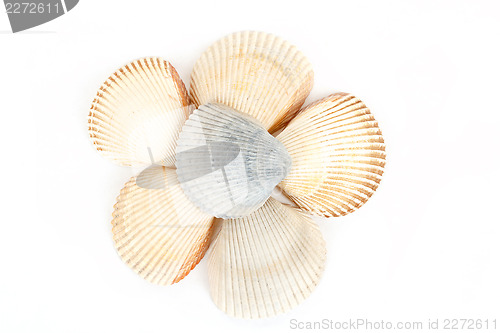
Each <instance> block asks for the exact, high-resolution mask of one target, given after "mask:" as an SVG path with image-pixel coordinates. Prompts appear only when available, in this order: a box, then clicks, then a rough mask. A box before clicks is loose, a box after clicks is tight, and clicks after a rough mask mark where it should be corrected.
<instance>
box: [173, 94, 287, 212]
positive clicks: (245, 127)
mask: <svg viewBox="0 0 500 333" xmlns="http://www.w3.org/2000/svg"><path fill="white" fill-rule="evenodd" d="M290 164H291V158H290V155H288V152H287V151H286V149H285V148H284V147H283V145H282V144H281V143H280V142H279V141H278V140H276V138H274V137H273V136H272V135H270V134H269V133H268V132H267V131H266V130H265V129H264V128H263V127H262V126H261V125H260V124H259V123H258V122H257V121H256V120H255V119H252V118H251V117H250V116H248V115H246V114H244V113H241V112H238V111H236V110H234V109H232V108H230V107H228V106H225V105H222V104H212V103H209V104H205V105H202V106H200V107H199V108H198V109H197V110H195V111H194V112H193V114H192V115H191V116H190V117H189V119H188V120H187V121H186V123H185V125H184V127H183V128H182V132H181V134H180V136H179V140H178V142H177V151H176V164H175V165H176V167H177V176H178V179H179V182H180V183H181V187H182V189H183V190H184V193H185V194H186V196H187V197H188V198H189V199H190V200H191V201H192V202H193V203H194V204H195V205H196V206H198V207H199V208H200V209H201V210H203V211H204V212H207V213H210V214H212V215H214V216H216V217H221V218H229V217H239V216H243V215H246V214H249V213H251V212H252V211H254V210H255V209H257V208H259V207H260V206H262V205H263V204H264V202H265V201H266V199H267V198H268V197H269V196H270V195H271V192H272V191H273V189H274V188H275V187H276V185H277V184H278V183H279V182H280V181H281V180H283V178H285V176H286V175H287V174H288V171H289V169H290V166H291V165H290Z"/></svg>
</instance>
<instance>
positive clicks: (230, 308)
mask: <svg viewBox="0 0 500 333" xmlns="http://www.w3.org/2000/svg"><path fill="white" fill-rule="evenodd" d="M325 260H326V247H325V241H324V240H323V237H322V235H321V232H320V230H319V228H318V226H317V224H316V223H315V222H314V221H313V220H312V219H311V218H310V217H308V216H306V215H304V214H302V213H300V212H299V211H298V210H296V209H293V208H290V207H287V206H285V205H283V204H281V203H280V202H278V201H276V200H275V199H273V198H269V200H268V201H267V202H266V203H265V205H264V206H262V207H261V208H260V209H259V210H257V211H255V212H254V213H252V214H250V215H248V216H245V217H242V218H238V219H230V220H224V221H223V222H222V229H221V231H220V232H219V234H218V236H217V238H216V240H215V241H214V244H213V250H212V251H211V253H210V255H209V263H208V274H209V276H208V277H209V283H210V293H211V296H212V298H213V300H214V302H215V304H216V305H217V306H218V307H219V308H220V309H221V310H223V311H224V312H226V313H227V314H229V315H231V316H235V317H240V318H263V317H269V316H274V315H276V314H279V313H282V312H285V311H288V310H289V309H291V308H293V307H295V306H296V305H298V304H299V303H300V302H302V301H303V300H304V299H305V298H307V297H308V296H309V295H310V294H311V292H312V291H313V290H314V288H315V286H316V285H317V284H318V282H319V280H320V278H321V275H322V272H323V269H324V266H325Z"/></svg>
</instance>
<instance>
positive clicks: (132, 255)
mask: <svg viewBox="0 0 500 333" xmlns="http://www.w3.org/2000/svg"><path fill="white" fill-rule="evenodd" d="M139 177H141V182H140V184H141V186H143V187H140V186H138V185H137V183H136V178H135V177H134V178H132V179H131V180H130V181H129V182H128V183H127V184H125V187H124V188H123V189H122V190H121V192H120V195H119V196H118V199H117V203H116V205H115V211H114V212H113V221H112V222H111V223H112V225H113V240H114V242H115V246H116V249H117V251H118V253H119V254H120V256H121V258H122V260H123V261H124V262H125V263H127V265H129V266H130V267H131V268H132V269H133V270H134V271H135V272H137V273H138V274H139V275H140V276H142V277H143V278H144V279H146V280H148V281H150V282H153V283H157V284H161V285H166V284H173V283H176V282H178V281H180V280H181V279H183V278H184V277H185V276H186V275H187V274H188V273H189V272H190V271H191V270H192V269H193V268H194V267H195V266H196V265H197V264H198V262H199V261H200V260H201V259H202V258H203V256H204V255H205V252H206V250H207V248H208V245H209V241H210V237H211V233H212V225H213V220H214V219H213V217H212V216H210V215H208V214H205V213H203V212H201V211H200V210H199V209H198V208H196V207H195V206H194V205H193V204H192V203H191V202H190V201H189V200H188V198H186V196H185V195H184V193H183V192H182V189H181V188H180V185H179V183H178V181H177V179H176V174H175V170H173V169H168V168H165V167H163V166H153V167H150V168H148V169H147V170H146V171H145V172H143V173H142V174H141V175H140V176H139ZM139 177H138V178H139ZM144 187H145V188H144Z"/></svg>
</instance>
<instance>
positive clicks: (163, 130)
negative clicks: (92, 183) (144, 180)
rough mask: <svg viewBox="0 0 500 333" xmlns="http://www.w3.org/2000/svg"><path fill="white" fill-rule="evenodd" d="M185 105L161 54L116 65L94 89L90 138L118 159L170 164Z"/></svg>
mask: <svg viewBox="0 0 500 333" xmlns="http://www.w3.org/2000/svg"><path fill="white" fill-rule="evenodd" d="M190 110H192V108H191V109H190V107H189V97H188V95H187V91H186V88H185V87H184V84H183V83H182V80H181V79H180V78H179V75H178V74H177V72H176V71H175V69H174V68H173V67H172V65H170V64H169V63H168V62H166V61H165V60H163V59H161V58H144V59H139V60H136V61H133V62H131V63H129V64H127V65H125V66H124V67H122V68H120V69H119V70H117V71H116V72H115V73H114V74H113V75H111V76H110V77H109V78H108V79H107V80H106V82H104V84H103V85H102V86H101V88H100V89H99V91H98V92H97V96H96V97H95V99H94V101H93V103H92V107H91V110H90V113H89V119H88V122H89V134H90V138H91V140H92V143H93V144H94V145H95V147H96V149H97V150H98V151H99V152H100V153H101V154H102V155H103V156H104V157H107V158H110V159H111V160H113V161H114V162H116V163H118V164H121V165H127V166H131V165H134V166H135V165H147V164H151V162H157V163H158V164H163V165H166V166H173V164H174V152H175V143H176V140H177V137H178V135H179V132H180V130H181V128H182V125H183V124H184V122H185V121H186V119H187V117H188V116H189V113H190Z"/></svg>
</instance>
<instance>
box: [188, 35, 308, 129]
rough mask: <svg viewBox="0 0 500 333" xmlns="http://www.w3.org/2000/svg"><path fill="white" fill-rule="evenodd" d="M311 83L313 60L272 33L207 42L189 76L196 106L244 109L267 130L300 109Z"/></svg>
mask: <svg viewBox="0 0 500 333" xmlns="http://www.w3.org/2000/svg"><path fill="white" fill-rule="evenodd" d="M312 84H313V71H312V67H311V64H310V63H309V61H308V60H307V59H306V58H305V57H304V55H303V54H302V53H301V52H300V51H298V50H297V48H296V47H295V46H293V45H291V44H290V43H288V42H286V41H284V40H282V39H281V38H279V37H276V36H274V35H271V34H267V33H263V32H252V31H244V32H237V33H233V34H230V35H228V36H226V37H224V38H222V39H221V40H219V41H217V42H216V43H214V44H213V45H212V46H210V47H209V48H208V49H207V50H206V51H205V52H204V53H203V54H202V55H201V57H200V58H199V60H198V61H197V62H196V64H195V66H194V69H193V72H192V75H191V88H190V89H191V97H192V99H193V102H194V103H195V105H196V107H198V106H200V105H202V104H206V103H209V102H217V103H222V104H225V105H227V106H230V107H232V108H234V109H236V110H238V111H241V112H245V113H248V114H250V115H251V116H253V117H254V118H256V119H257V120H258V121H260V122H261V123H262V125H263V126H264V128H266V129H267V130H269V131H270V132H271V133H272V132H274V131H276V130H278V129H280V128H282V127H283V126H284V125H285V124H286V123H287V122H288V121H289V120H290V119H291V117H293V115H294V114H295V113H296V112H297V111H298V110H299V109H300V107H301V106H302V104H303V103H304V101H305V99H306V97H307V95H308V94H309V92H310V91H311V88H312Z"/></svg>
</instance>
